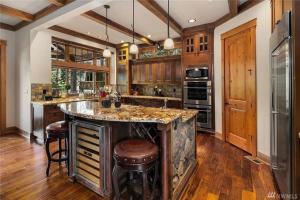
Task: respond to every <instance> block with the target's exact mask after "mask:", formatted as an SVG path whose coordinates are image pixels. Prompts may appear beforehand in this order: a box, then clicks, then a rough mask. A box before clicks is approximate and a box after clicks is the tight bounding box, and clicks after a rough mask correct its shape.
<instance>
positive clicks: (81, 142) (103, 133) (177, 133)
mask: <svg viewBox="0 0 300 200" xmlns="http://www.w3.org/2000/svg"><path fill="white" fill-rule="evenodd" d="M59 107H60V109H61V111H63V112H64V113H65V114H66V120H68V121H69V122H70V123H69V126H70V136H69V138H70V139H69V147H70V148H69V155H70V156H69V158H70V165H69V176H70V177H72V178H73V179H74V180H77V181H78V182H80V183H82V184H84V185H86V186H87V187H89V188H90V189H92V190H93V191H95V192H97V193H98V194H100V195H101V196H104V197H109V198H111V197H113V189H112V175H111V174H112V168H113V159H112V149H113V147H114V145H115V144H116V143H118V142H119V141H121V140H123V139H126V138H130V137H142V138H145V139H148V140H150V141H152V142H153V143H156V144H157V145H159V146H160V166H161V168H160V174H161V175H160V183H159V184H158V185H159V188H160V196H161V199H178V198H179V196H180V194H181V192H182V190H183V188H184V185H185V184H186V183H187V181H188V179H189V177H190V176H191V174H192V172H193V170H194V169H195V166H196V163H197V162H196V115H197V111H195V110H179V109H162V108H152V107H143V106H132V105H122V106H121V108H114V107H113V106H112V107H111V108H103V107H102V106H101V103H100V102H93V101H81V102H72V103H63V104H59ZM81 161H84V162H83V163H81ZM84 163H85V164H86V163H88V164H89V165H85V164H84ZM90 166H93V167H90ZM95 169H96V170H95Z"/></svg>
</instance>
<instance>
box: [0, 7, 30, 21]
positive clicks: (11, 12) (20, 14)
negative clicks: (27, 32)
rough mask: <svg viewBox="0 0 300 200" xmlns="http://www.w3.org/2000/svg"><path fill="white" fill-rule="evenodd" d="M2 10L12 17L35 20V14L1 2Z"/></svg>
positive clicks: (0, 8) (0, 10)
mask: <svg viewBox="0 0 300 200" xmlns="http://www.w3.org/2000/svg"><path fill="white" fill-rule="evenodd" d="M0 12H1V13H3V14H4V15H9V16H11V17H16V18H18V19H21V20H25V21H33V20H34V16H33V15H32V14H30V13H27V12H24V11H22V10H18V9H15V8H12V7H9V6H6V5H3V4H0Z"/></svg>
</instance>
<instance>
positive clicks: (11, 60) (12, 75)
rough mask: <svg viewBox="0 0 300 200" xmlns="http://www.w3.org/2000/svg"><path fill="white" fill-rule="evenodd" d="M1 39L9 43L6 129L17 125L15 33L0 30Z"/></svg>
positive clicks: (7, 54)
mask: <svg viewBox="0 0 300 200" xmlns="http://www.w3.org/2000/svg"><path fill="white" fill-rule="evenodd" d="M0 39H1V40H6V41H7V49H6V68H7V69H6V127H12V126H15V125H16V121H15V116H16V110H15V89H16V86H15V80H16V70H15V33H14V32H12V31H8V30H4V29H0Z"/></svg>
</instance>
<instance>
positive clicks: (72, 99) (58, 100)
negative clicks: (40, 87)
mask: <svg viewBox="0 0 300 200" xmlns="http://www.w3.org/2000/svg"><path fill="white" fill-rule="evenodd" d="M97 99H98V98H89V99H82V98H79V97H67V98H53V100H51V101H43V100H41V101H31V103H32V104H39V105H55V104H60V103H69V102H77V101H86V100H97Z"/></svg>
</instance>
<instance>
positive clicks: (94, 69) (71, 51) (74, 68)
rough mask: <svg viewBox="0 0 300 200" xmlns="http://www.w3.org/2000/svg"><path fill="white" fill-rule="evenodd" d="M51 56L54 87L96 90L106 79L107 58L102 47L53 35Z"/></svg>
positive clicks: (76, 92)
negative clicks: (98, 47)
mask: <svg viewBox="0 0 300 200" xmlns="http://www.w3.org/2000/svg"><path fill="white" fill-rule="evenodd" d="M51 59H52V72H51V82H52V88H53V89H59V90H68V93H70V94H78V93H79V92H81V91H90V92H96V91H97V90H98V89H99V87H103V86H104V85H105V84H106V82H107V80H106V79H107V76H108V75H109V69H107V67H109V66H110V59H109V58H104V57H103V55H102V50H101V49H97V48H94V47H89V46H87V45H81V44H78V43H74V42H71V41H65V40H61V39H59V38H53V40H52V44H51ZM58 61H59V62H58Z"/></svg>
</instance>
